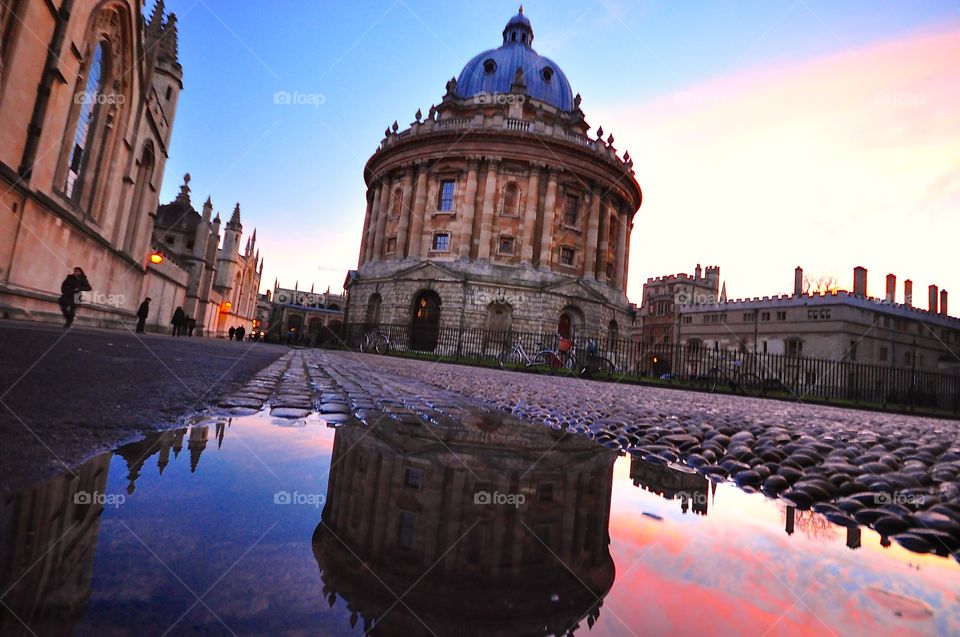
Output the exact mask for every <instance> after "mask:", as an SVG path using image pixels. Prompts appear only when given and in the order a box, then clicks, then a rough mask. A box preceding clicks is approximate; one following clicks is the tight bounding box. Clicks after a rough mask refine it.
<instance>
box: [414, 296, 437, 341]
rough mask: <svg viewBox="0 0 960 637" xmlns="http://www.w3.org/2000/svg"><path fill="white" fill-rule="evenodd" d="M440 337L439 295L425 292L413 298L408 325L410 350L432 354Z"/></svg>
mask: <svg viewBox="0 0 960 637" xmlns="http://www.w3.org/2000/svg"><path fill="white" fill-rule="evenodd" d="M439 336H440V295H439V294H437V293H436V292H434V291H433V290H425V291H423V292H421V293H420V294H418V295H417V296H416V297H414V300H413V320H412V321H411V323H410V349H412V350H417V351H420V352H432V351H433V350H435V349H436V348H437V339H438V338H439Z"/></svg>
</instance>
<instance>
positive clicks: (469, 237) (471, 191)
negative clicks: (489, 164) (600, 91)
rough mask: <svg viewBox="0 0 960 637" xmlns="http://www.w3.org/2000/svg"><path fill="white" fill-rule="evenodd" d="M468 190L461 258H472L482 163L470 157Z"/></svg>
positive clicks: (462, 230) (465, 202)
mask: <svg viewBox="0 0 960 637" xmlns="http://www.w3.org/2000/svg"><path fill="white" fill-rule="evenodd" d="M467 162H468V168H467V189H466V192H465V193H464V194H463V217H462V218H461V220H460V246H459V248H460V249H459V254H460V257H461V258H464V259H469V258H470V247H471V245H472V244H473V214H474V212H475V210H476V206H477V168H478V167H479V165H480V162H479V161H478V160H477V158H475V157H468V158H467Z"/></svg>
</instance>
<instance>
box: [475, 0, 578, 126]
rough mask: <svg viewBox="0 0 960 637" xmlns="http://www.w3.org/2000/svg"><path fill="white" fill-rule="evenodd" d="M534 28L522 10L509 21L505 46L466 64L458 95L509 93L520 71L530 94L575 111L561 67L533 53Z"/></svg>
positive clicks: (570, 92) (565, 109)
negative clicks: (518, 70) (520, 70)
mask: <svg viewBox="0 0 960 637" xmlns="http://www.w3.org/2000/svg"><path fill="white" fill-rule="evenodd" d="M532 43H533V27H532V26H531V25H530V20H528V19H527V17H526V16H525V15H523V10H522V9H521V12H520V13H518V14H517V15H515V16H514V17H512V18H511V19H510V21H509V22H507V26H506V27H505V28H504V30H503V45H502V46H501V47H500V48H498V49H490V50H489V51H484V52H483V53H481V54H480V55H477V56H476V57H474V58H473V59H472V60H470V61H469V62H467V65H466V66H464V67H463V70H462V71H460V76H459V77H458V78H457V95H458V96H460V97H461V98H470V97H474V96H475V95H479V94H482V93H509V92H510V86H511V84H513V82H514V79H515V78H516V74H517V69H518V68H519V69H522V70H523V79H524V81H525V82H526V85H527V89H526V92H527V95H529V96H530V97H532V98H534V99H538V100H541V101H543V102H546V103H548V104H552V105H553V106H556V107H557V108H558V109H560V110H562V111H568V112H570V111H573V110H574V106H573V91H572V90H571V88H570V82H569V81H568V80H567V76H566V75H564V73H563V71H562V70H560V67H559V66H557V65H556V64H555V63H554V62H553V61H552V60H551V59H550V58H546V57H543V56H542V55H540V54H539V53H537V52H536V51H534V50H533V47H532V46H531V44H532Z"/></svg>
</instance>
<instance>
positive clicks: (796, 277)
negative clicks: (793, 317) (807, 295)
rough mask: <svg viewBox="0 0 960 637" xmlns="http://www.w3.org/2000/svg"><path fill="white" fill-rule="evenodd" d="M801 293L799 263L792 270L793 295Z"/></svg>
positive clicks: (801, 271)
mask: <svg viewBox="0 0 960 637" xmlns="http://www.w3.org/2000/svg"><path fill="white" fill-rule="evenodd" d="M802 294H803V268H801V267H800V266H799V265H798V266H797V268H796V269H795V270H794V271H793V295H794V296H800V295H802Z"/></svg>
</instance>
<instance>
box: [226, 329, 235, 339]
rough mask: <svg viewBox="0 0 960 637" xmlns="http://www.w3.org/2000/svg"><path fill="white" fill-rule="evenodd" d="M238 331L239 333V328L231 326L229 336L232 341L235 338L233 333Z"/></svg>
mask: <svg viewBox="0 0 960 637" xmlns="http://www.w3.org/2000/svg"><path fill="white" fill-rule="evenodd" d="M236 333H237V329H236V328H234V327H231V328H230V330H229V331H227V337H228V338H229V339H230V340H231V341H232V340H233V335H234V334H236Z"/></svg>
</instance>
